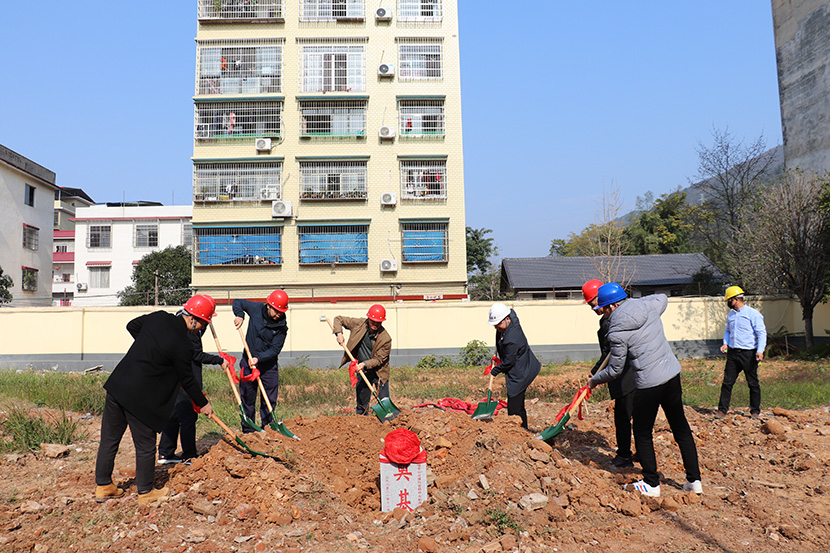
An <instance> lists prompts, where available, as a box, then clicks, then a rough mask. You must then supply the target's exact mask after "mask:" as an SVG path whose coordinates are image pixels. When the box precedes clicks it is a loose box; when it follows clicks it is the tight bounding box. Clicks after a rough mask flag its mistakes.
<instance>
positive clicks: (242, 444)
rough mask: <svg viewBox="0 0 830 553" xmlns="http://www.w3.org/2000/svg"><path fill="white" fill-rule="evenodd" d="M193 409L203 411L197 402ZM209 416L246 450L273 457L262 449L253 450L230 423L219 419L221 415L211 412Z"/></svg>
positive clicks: (255, 454)
mask: <svg viewBox="0 0 830 553" xmlns="http://www.w3.org/2000/svg"><path fill="white" fill-rule="evenodd" d="M193 410H194V411H196V412H197V413H200V412H201V411H200V410H199V407H197V406H196V404H195V403H194V404H193ZM208 418H209V419H212V420H213V422H215V423H216V424H218V425H219V426H221V427H222V430H224V431H225V432H227V433H228V435H229V436H231V437H233V439H234V440H236V443H238V444H239V445H241V446H242V447H244V448H245V451H247V452H248V453H250V454H251V455H253V456H257V455H259V456H260V457H271V456H270V455H268V454H267V453H263V452H261V451H256V450H253V449H251V448H250V447H248V444H246V443H245V442H243V441H242V438H240V437H239V436H238V435H237V434H236V432H234V431H233V430H231V429H230V428H228V425H226V424H225V423H224V422H222V421H221V420H219V417H217V416H216V415H214V414H213V413H211V414H210V415H208Z"/></svg>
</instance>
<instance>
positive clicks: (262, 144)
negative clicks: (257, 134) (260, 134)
mask: <svg viewBox="0 0 830 553" xmlns="http://www.w3.org/2000/svg"><path fill="white" fill-rule="evenodd" d="M256 151H257V152H270V151H271V139H270V138H257V139H256Z"/></svg>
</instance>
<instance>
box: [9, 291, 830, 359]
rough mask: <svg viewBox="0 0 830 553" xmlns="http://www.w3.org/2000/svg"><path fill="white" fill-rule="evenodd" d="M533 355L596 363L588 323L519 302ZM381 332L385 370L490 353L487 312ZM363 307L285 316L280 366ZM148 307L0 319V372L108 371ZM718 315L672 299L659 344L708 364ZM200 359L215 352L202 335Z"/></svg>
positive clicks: (321, 348)
mask: <svg viewBox="0 0 830 553" xmlns="http://www.w3.org/2000/svg"><path fill="white" fill-rule="evenodd" d="M749 303H750V305H752V306H753V307H756V308H759V309H760V310H761V312H762V313H763V314H764V318H765V321H766V324H767V330H768V332H769V333H774V332H777V331H779V330H781V329H782V328H783V329H786V330H787V331H789V332H803V330H804V325H803V323H802V321H801V308H800V306H799V304H798V302H797V301H793V300H789V299H785V298H749ZM512 306H513V307H514V308H515V310H516V313H517V314H518V316H519V318H520V320H521V323H522V327H523V328H524V330H525V334H526V335H527V337H528V340H529V342H530V344H531V347H532V348H533V350H534V352H535V353H536V355H538V356H539V357H541V358H542V359H543V360H545V361H557V362H558V361H565V360H572V361H577V360H586V359H594V358H596V357H597V356H598V355H599V348H598V346H597V338H596V330H597V323H598V318H597V316H596V315H594V314H593V313H592V312H591V311H590V310H589V309H588V308H587V307H586V306H585V305H584V304H582V303H581V302H579V301H575V300H574V301H571V300H555V301H525V302H515V303H514V304H512ZM386 307H387V322H386V323H385V326H386V328H387V330H388V331H389V333H390V334H391V335H392V340H393V352H392V363H393V364H394V365H398V366H400V365H413V364H415V363H417V361H418V360H419V359H421V358H422V357H424V356H426V355H430V354H434V355H455V354H457V353H458V352H459V349H460V348H462V347H463V346H464V345H466V344H467V343H468V342H469V341H471V340H482V341H484V342H485V343H486V344H487V345H488V346H489V347H493V344H494V335H495V333H494V330H493V328H492V327H491V326H489V325H488V324H487V313H488V310H489V308H490V303H485V302H447V303H441V302H433V303H398V304H393V305H387V306H386ZM367 308H368V304H366V305H362V304H353V303H349V304H326V303H320V304H304V305H297V306H292V307H291V309H290V310H289V311H288V314H287V316H288V326H289V332H288V339H287V341H286V344H285V347H284V349H283V353H282V354H281V356H280V361H281V363H282V364H283V365H285V364H290V363H296V362H301V361H305V362H307V363H308V365H309V366H311V367H323V368H328V367H333V366H336V365H337V364H338V363H339V359H340V350H338V346H337V344H336V342H335V341H334V338H333V337H332V336H331V332H330V330H329V328H328V325H327V324H326V323H325V321H321V320H320V318H321V317H329V318H330V319H333V318H334V317H335V316H336V315H346V316H352V317H362V316H364V315H365V314H366V310H367ZM152 310H153V308H152V307H87V308H73V307H54V308H52V307H42V308H25V309H23V308H21V309H17V308H9V309H0V337H1V338H0V368H27V367H33V368H38V369H47V368H51V369H56V370H61V371H70V370H82V369H85V368H89V367H92V366H95V365H99V364H100V365H103V368H104V369H105V370H110V369H112V368H113V367H114V366H115V364H117V363H118V361H119V360H120V359H121V357H122V356H123V355H124V353H125V352H126V351H127V349H129V347H130V345H131V343H132V339H131V337H130V335H129V333H128V332H127V331H126V328H125V327H126V324H127V322H128V321H130V320H131V319H132V318H134V317H137V316H139V315H142V314H144V313H148V312H151V311H152ZM726 314H727V309H726V306H725V305H724V303H723V301H721V300H720V299H719V298H672V299H670V300H669V305H668V308H667V310H666V312H665V313H664V314H663V326H664V328H665V331H666V336H667V337H668V339H669V341H671V342H672V345H673V346H674V349H675V352H676V353H677V354H678V356H680V357H691V356H701V355H707V354H713V353H715V352H716V350H717V348H718V347H719V345H720V343H721V340H722V337H723V327H724V323H725V321H726ZM232 321H233V314H232V312H231V309H230V307H229V306H220V307H219V308H218V312H217V317H216V318H215V319H214V325H215V327H216V329H217V332H218V334H219V340H220V343H221V344H222V346H223V348H225V349H227V350H228V351H230V352H232V353H234V354H235V355H237V354H238V353H239V352H240V351H241V343H240V339H239V336H238V334H237V333H236V332H235V329H234V327H233V323H232ZM813 328H814V332H815V335H816V337H817V338H819V339H822V338H826V337H827V332H825V329H830V306H828V305H826V304H821V305H819V306H818V307H817V308H816V312H815V319H814V321H813ZM204 346H205V351H211V352H214V351H216V348H215V345H214V344H213V340H212V339H211V337H210V333H207V335H206V336H205V338H204Z"/></svg>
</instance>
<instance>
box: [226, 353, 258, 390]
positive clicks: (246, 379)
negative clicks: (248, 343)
mask: <svg viewBox="0 0 830 553" xmlns="http://www.w3.org/2000/svg"><path fill="white" fill-rule="evenodd" d="M219 356H220V357H221V358H222V359H224V360H225V361H227V362H228V365H230V366H231V373H230V374H231V378H233V381H234V383H235V384H239V383H240V382H254V381H255V380H256V379H257V378H259V369H257V368H256V367H252V368H251V374H249V375H247V376H245V375H244V374H243V373H244V372H245V371H244V369H243V368H242V365H241V364H240V366H239V375H237V374H236V371H235V370H234V369H235V367H236V357H234V356H233V355H229V354H227V353H225V352H224V351H220V352H219Z"/></svg>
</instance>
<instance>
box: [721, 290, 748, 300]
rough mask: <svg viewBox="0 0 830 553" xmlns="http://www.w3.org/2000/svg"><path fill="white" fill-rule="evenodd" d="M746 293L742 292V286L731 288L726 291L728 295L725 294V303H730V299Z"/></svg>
mask: <svg viewBox="0 0 830 553" xmlns="http://www.w3.org/2000/svg"><path fill="white" fill-rule="evenodd" d="M743 295H744V291H743V290H741V287H740V286H730V287H729V288H727V289H726V294H724V298H723V300H724V301H729V300H730V299H732V298H734V297H735V296H743Z"/></svg>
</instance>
